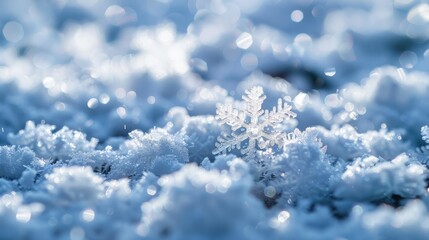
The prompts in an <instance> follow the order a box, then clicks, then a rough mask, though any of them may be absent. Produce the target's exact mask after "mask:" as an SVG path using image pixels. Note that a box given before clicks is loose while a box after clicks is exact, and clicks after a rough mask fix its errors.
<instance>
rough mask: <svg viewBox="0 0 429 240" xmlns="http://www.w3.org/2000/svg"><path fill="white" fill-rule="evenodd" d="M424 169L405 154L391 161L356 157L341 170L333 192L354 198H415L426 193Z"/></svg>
mask: <svg viewBox="0 0 429 240" xmlns="http://www.w3.org/2000/svg"><path fill="white" fill-rule="evenodd" d="M426 178H427V169H426V168H425V167H424V166H423V165H421V164H420V163H418V162H413V161H412V160H410V159H409V157H408V156H406V155H405V154H403V155H400V156H398V157H396V158H395V159H393V160H392V161H383V160H380V159H379V158H377V157H374V156H369V157H366V158H362V159H357V160H356V161H355V162H354V163H353V165H350V166H348V167H347V169H346V171H345V172H344V173H343V174H342V176H341V180H342V183H341V184H340V186H339V187H338V189H337V192H336V195H337V196H338V197H340V198H346V199H352V200H355V201H373V200H380V199H383V198H386V197H389V196H392V195H393V194H395V195H399V196H401V197H404V198H414V197H416V196H422V195H424V194H425V193H426V182H425V179H426Z"/></svg>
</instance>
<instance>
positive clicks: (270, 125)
mask: <svg viewBox="0 0 429 240" xmlns="http://www.w3.org/2000/svg"><path fill="white" fill-rule="evenodd" d="M265 99H266V96H265V95H264V91H263V89H262V87H253V88H251V89H250V90H246V92H245V95H244V96H243V100H244V102H245V104H246V108H245V109H244V111H241V110H238V109H235V108H233V106H232V104H229V103H227V104H220V105H219V106H218V107H217V110H216V119H217V120H219V121H220V123H221V124H226V125H228V126H230V127H231V134H230V135H227V134H223V135H222V136H219V137H218V139H217V143H216V149H215V150H214V151H213V154H220V153H227V152H229V151H231V150H233V149H240V150H241V153H242V154H243V155H244V158H245V159H246V160H251V159H255V156H256V153H257V151H258V150H267V149H269V148H270V147H273V146H274V145H277V146H281V145H282V144H281V143H282V141H283V134H282V132H281V131H280V130H279V126H280V123H282V122H283V121H285V120H287V119H290V118H294V117H295V116H296V114H295V113H294V112H292V111H291V109H292V107H291V106H290V105H289V104H288V103H287V102H283V100H282V99H281V98H279V99H278V102H277V107H273V110H272V111H268V110H262V103H263V102H264V100H265Z"/></svg>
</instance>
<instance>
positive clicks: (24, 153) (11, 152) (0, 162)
mask: <svg viewBox="0 0 429 240" xmlns="http://www.w3.org/2000/svg"><path fill="white" fill-rule="evenodd" d="M35 162H36V156H35V154H34V152H33V151H31V150H30V149H29V148H26V147H24V148H18V147H16V146H12V147H9V146H2V147H0V177H1V178H6V179H18V178H19V177H21V174H22V172H23V171H24V170H25V169H26V167H31V165H32V164H34V163H35Z"/></svg>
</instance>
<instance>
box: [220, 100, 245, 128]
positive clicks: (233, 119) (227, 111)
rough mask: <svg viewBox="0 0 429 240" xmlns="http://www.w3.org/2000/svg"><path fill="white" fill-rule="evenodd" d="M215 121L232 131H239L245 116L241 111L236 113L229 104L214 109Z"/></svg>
mask: <svg viewBox="0 0 429 240" xmlns="http://www.w3.org/2000/svg"><path fill="white" fill-rule="evenodd" d="M216 119H217V120H219V121H220V123H221V124H227V125H229V126H231V129H232V131H235V130H237V129H239V128H240V127H241V126H243V124H244V123H245V121H246V115H245V113H244V112H242V111H238V110H236V109H234V108H233V107H232V105H231V104H221V105H219V106H218V107H217V109H216Z"/></svg>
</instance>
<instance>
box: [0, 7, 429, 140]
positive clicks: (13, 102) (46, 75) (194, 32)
mask: <svg viewBox="0 0 429 240" xmlns="http://www.w3.org/2000/svg"><path fill="white" fill-rule="evenodd" d="M0 30H1V32H0V143H5V141H6V137H7V134H8V133H10V132H16V131H18V130H19V129H22V128H23V127H24V125H25V122H26V121H28V120H33V121H35V122H38V123H39V122H42V123H45V122H46V123H49V124H54V125H57V126H63V125H67V126H69V127H71V128H74V129H77V130H81V131H83V132H85V133H87V134H88V135H89V136H93V137H97V138H99V139H100V140H101V141H102V142H103V141H105V140H106V139H108V138H109V137H121V136H126V135H127V133H128V132H129V131H131V130H133V129H137V128H138V129H143V130H148V129H150V128H152V127H154V126H164V125H165V124H166V123H167V120H166V119H167V116H168V112H169V110H170V109H171V108H172V107H175V106H181V107H183V108H185V109H186V110H187V112H188V113H189V114H190V115H191V116H192V115H206V114H214V113H215V109H216V103H218V102H220V101H224V99H225V98H226V97H227V96H228V95H231V96H232V97H235V98H239V97H240V96H241V94H242V92H243V89H245V88H246V87H247V86H248V85H252V84H254V83H257V84H259V85H263V86H264V87H266V88H267V89H268V90H267V91H268V93H267V94H268V96H270V95H272V96H276V97H277V95H280V96H282V95H284V93H285V92H286V91H287V92H288V94H289V95H291V96H292V98H293V101H294V104H295V105H294V107H295V108H297V109H299V110H302V111H303V112H304V114H302V115H301V116H302V117H301V119H299V120H300V121H299V124H300V125H299V127H300V128H304V127H306V126H310V125H316V124H319V125H324V126H332V125H333V124H342V123H346V122H348V123H354V126H356V127H358V128H360V129H361V130H362V131H363V130H368V129H374V128H375V129H377V128H379V127H380V124H383V123H388V126H390V125H393V127H398V126H401V127H403V124H404V122H406V121H407V120H406V119H400V120H398V121H399V122H397V123H396V122H395V121H394V120H392V119H396V118H397V115H395V114H391V113H390V112H389V111H385V113H384V115H385V116H391V119H390V120H389V119H387V120H386V117H381V118H380V117H379V116H377V114H376V112H374V114H373V115H371V114H367V115H368V116H366V115H365V114H366V113H367V112H368V109H369V108H368V107H370V106H368V105H365V104H367V103H368V102H374V101H375V100H374V98H371V100H368V99H367V100H362V99H363V98H365V97H362V95H365V94H370V93H371V89H372V90H373V91H372V92H377V91H378V90H377V89H383V91H387V92H389V94H387V95H383V94H381V97H379V98H380V99H381V100H380V99H379V102H380V103H381V105H383V104H384V103H385V102H389V101H392V99H395V98H397V97H400V96H398V94H399V95H401V94H402V93H401V91H399V92H396V96H395V95H392V94H390V93H393V89H395V86H396V85H392V84H385V85H378V86H383V87H382V88H380V87H378V88H371V87H368V88H365V86H364V83H365V82H366V81H367V80H368V79H371V78H380V76H386V75H388V76H390V77H391V78H392V79H397V81H402V82H400V84H399V85H401V84H405V83H406V82H410V83H411V82H413V81H414V80H412V79H422V78H423V79H426V78H425V76H426V75H425V74H426V73H427V71H428V69H429V68H428V67H429V44H428V39H429V4H428V3H427V2H426V1H424V0H421V1H418V0H377V1H373V0H349V1H343V0H283V1H280V0H270V1H265V0H235V1H232V0H177V1H173V0H142V1H135V0H125V1H119V0H116V1H115V0H14V1H1V2H0ZM386 66H389V67H386ZM380 68H381V69H380ZM408 72H413V74H414V73H416V74H417V73H418V74H417V75H416V74H414V75H413V76H414V77H410V78H409V77H407V78H404V76H405V75H406V74H408ZM419 74H420V75H419ZM421 74H423V76H424V77H422V75H421ZM407 76H408V75H407ZM273 79H275V83H272V81H273ZM401 79H402V80H401ZM410 79H411V80H410ZM395 81H396V80H395ZM420 81H421V80H420ZM424 81H427V79H426V80H424ZM369 82H371V81H369ZM381 82H383V81H381ZM264 84H265V85H264ZM359 84H363V85H362V86H361V85H359ZM413 84H415V86H418V85H419V84H421V83H420V82H415V81H414V82H413ZM397 85H398V84H397ZM405 85H406V84H405ZM353 89H354V90H353ZM374 89H376V90H374ZM398 89H400V90H401V89H402V90H403V87H399V88H398ZM347 90H348V92H347ZM351 90H353V91H352V92H353V94H351V95H350V94H348V93H350V91H351ZM383 91H379V92H378V93H377V94H378V96H380V93H381V92H383ZM407 91H408V90H407ZM409 91H411V92H413V91H417V90H416V89H414V88H412V89H411V90H409ZM425 93H426V92H422V93H421V94H422V95H423V96H424V95H425ZM405 95H406V94H405ZM405 95H404V96H405ZM298 96H299V97H298ZM344 99H345V100H344ZM414 100H415V99H413V98H410V99H408V100H404V101H411V102H412V101H414ZM404 101H402V104H403V107H404V108H406V107H405V106H407V103H406V102H405V103H404ZM392 104H393V105H395V106H397V105H398V104H401V102H399V103H398V102H396V103H395V102H392ZM387 105H388V104H387ZM306 109H307V110H306ZM308 109H310V110H308ZM311 109H313V110H311ZM372 109H374V108H372ZM394 109H395V111H399V112H401V111H402V110H401V109H400V108H399V109H398V108H396V107H395V108H394ZM306 111H307V112H306ZM428 111H429V110H423V113H422V114H423V115H425V114H426V115H428V114H429V113H428ZM305 112H306V113H305ZM417 112H418V111H417ZM386 114H387V115H386ZM389 114H390V115H389ZM415 114H416V113H415ZM360 115H362V117H361V118H359V119H361V120H359V119H358V116H360ZM364 115H365V116H366V117H363V116H364ZM417 115H418V114H417ZM426 115H425V116H426ZM399 118H400V117H399ZM425 121H426V122H427V120H424V119H423V120H421V121H420V122H419V121H417V122H418V123H423V122H425ZM415 123H416V121H414V122H412V124H409V126H405V128H407V127H409V128H410V129H411V130H412V131H411V132H412V133H415V132H418V131H419V128H416V127H413V126H412V125H415ZM401 124H402V125H401Z"/></svg>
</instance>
